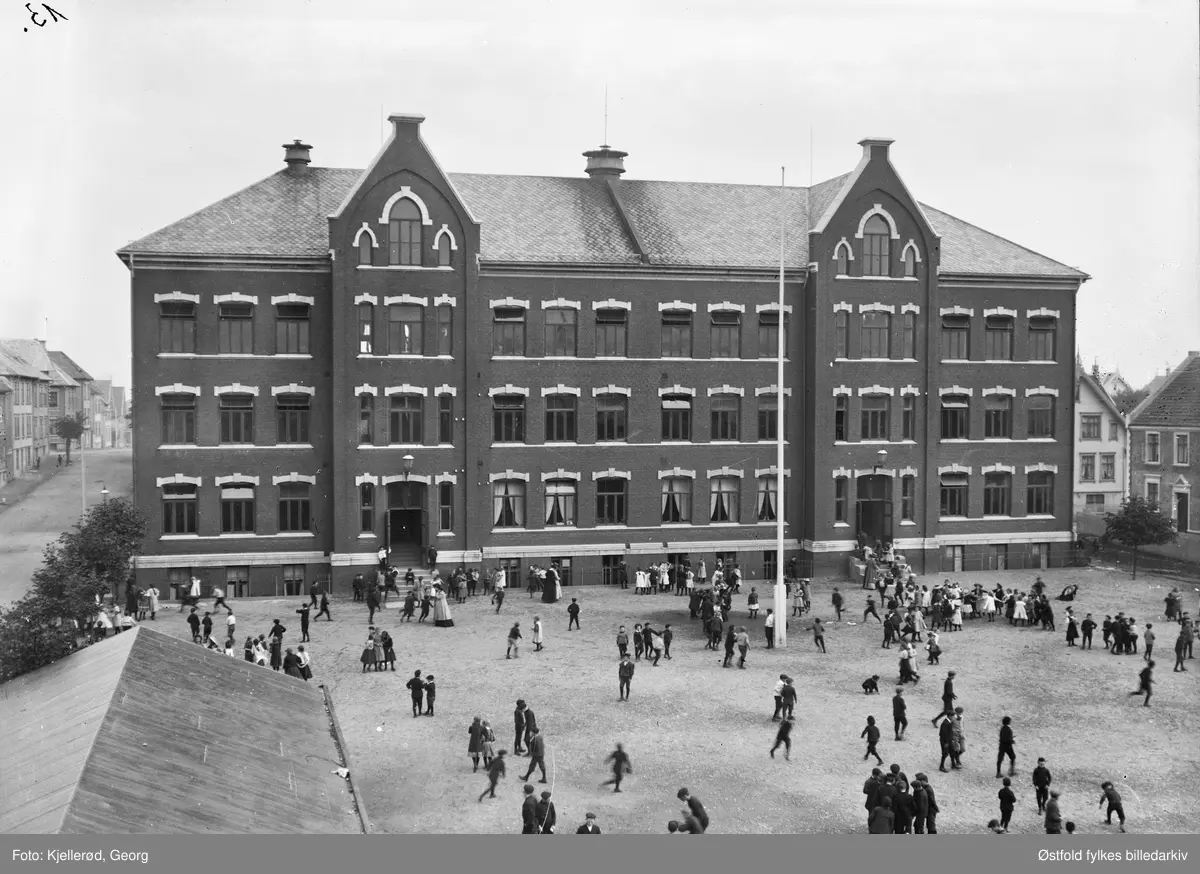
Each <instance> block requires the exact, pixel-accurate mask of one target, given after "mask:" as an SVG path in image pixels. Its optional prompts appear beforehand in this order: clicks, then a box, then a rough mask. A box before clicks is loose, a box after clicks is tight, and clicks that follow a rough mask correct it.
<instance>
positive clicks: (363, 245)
mask: <svg viewBox="0 0 1200 874" xmlns="http://www.w3.org/2000/svg"><path fill="white" fill-rule="evenodd" d="M374 248H375V247H374V245H372V242H371V235H370V234H368V233H367V232H366V231H360V232H359V234H358V263H359V264H363V265H365V266H368V267H369V266H370V265H371V251H372V249H374Z"/></svg>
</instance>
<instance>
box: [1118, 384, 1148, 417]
mask: <svg viewBox="0 0 1200 874" xmlns="http://www.w3.org/2000/svg"><path fill="white" fill-rule="evenodd" d="M1149 394H1150V390H1149V389H1148V388H1131V389H1129V390H1128V391H1122V392H1117V393H1116V394H1115V395H1113V396H1112V399H1113V403H1114V404H1116V405H1117V409H1118V410H1120V411H1121V412H1122V413H1124V414H1125V415H1126V416H1128V415H1129V414H1130V413H1132V412H1133V409H1134V407H1136V406H1137V405H1138V404H1140V403H1141V402H1142V401H1144V400H1145V399H1146V398H1147V396H1148V395H1149Z"/></svg>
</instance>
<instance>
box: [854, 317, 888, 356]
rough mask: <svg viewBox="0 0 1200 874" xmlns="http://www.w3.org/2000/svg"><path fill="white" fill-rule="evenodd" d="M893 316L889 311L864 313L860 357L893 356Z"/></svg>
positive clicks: (860, 336) (860, 337)
mask: <svg viewBox="0 0 1200 874" xmlns="http://www.w3.org/2000/svg"><path fill="white" fill-rule="evenodd" d="M891 335H892V317H891V316H890V315H888V314H887V313H863V314H862V332H861V334H860V335H859V348H858V357H859V358H889V357H891V346H892V344H891V339H892V336H891Z"/></svg>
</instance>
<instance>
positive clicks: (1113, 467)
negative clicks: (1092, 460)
mask: <svg viewBox="0 0 1200 874" xmlns="http://www.w3.org/2000/svg"><path fill="white" fill-rule="evenodd" d="M1116 480H1117V456H1116V453H1113V452H1105V453H1104V454H1103V455H1101V456H1100V482H1102V483H1111V482H1116Z"/></svg>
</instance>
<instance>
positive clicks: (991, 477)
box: [983, 473, 1012, 516]
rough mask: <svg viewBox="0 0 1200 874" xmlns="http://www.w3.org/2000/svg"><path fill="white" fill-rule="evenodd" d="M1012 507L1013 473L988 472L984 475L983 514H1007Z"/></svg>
mask: <svg viewBox="0 0 1200 874" xmlns="http://www.w3.org/2000/svg"><path fill="white" fill-rule="evenodd" d="M1011 509H1012V475H1011V474H1007V473H988V474H984V477H983V515H985V516H1007V515H1009V511H1010V510H1011Z"/></svg>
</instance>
